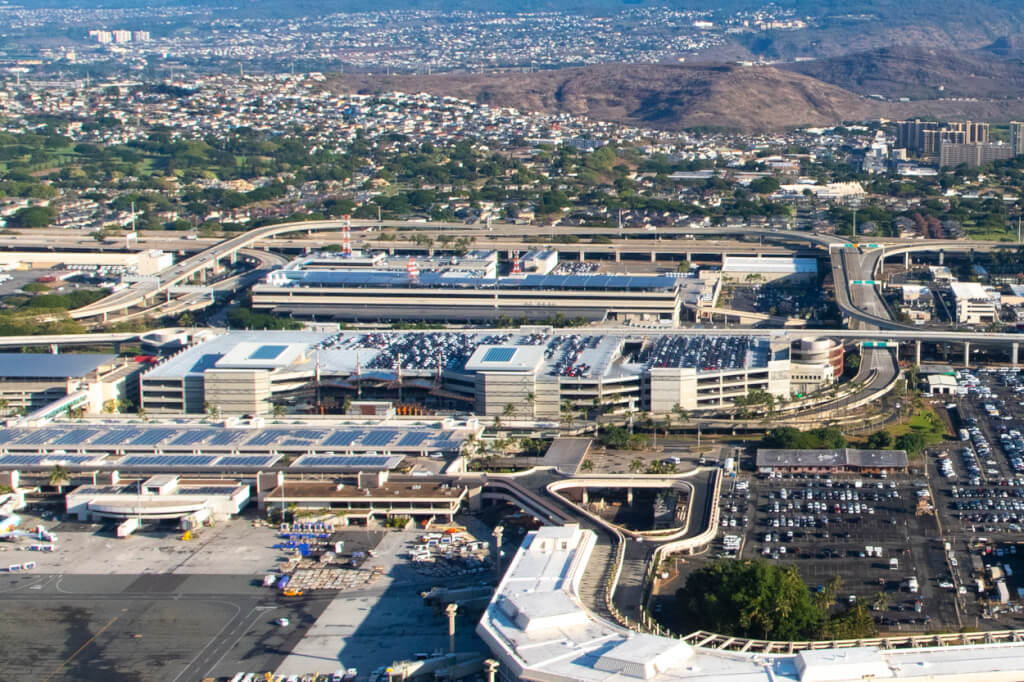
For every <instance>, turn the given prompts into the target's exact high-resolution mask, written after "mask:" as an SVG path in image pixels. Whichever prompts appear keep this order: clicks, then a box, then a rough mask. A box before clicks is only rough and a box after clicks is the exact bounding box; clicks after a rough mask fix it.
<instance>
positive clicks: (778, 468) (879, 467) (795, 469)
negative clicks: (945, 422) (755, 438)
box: [756, 448, 907, 474]
mask: <svg viewBox="0 0 1024 682" xmlns="http://www.w3.org/2000/svg"><path fill="white" fill-rule="evenodd" d="M756 464H757V470H758V471H759V472H761V473H766V474H767V473H787V474H843V473H846V474H881V473H897V472H905V471H906V470H907V453H906V452H904V451H903V450H854V449H852V448H842V449H841V450H774V449H770V448H768V449H765V448H758V450H757V461H756Z"/></svg>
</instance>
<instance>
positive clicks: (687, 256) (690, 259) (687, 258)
mask: <svg viewBox="0 0 1024 682" xmlns="http://www.w3.org/2000/svg"><path fill="white" fill-rule="evenodd" d="M686 261H687V262H688V263H692V262H693V253H691V252H689V251H687V252H686Z"/></svg>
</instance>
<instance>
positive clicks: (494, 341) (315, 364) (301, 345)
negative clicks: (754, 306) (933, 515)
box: [141, 327, 790, 419]
mask: <svg viewBox="0 0 1024 682" xmlns="http://www.w3.org/2000/svg"><path fill="white" fill-rule="evenodd" d="M789 371H790V358H789V344H788V343H786V342H784V341H772V340H770V339H768V338H766V337H747V336H742V337H701V336H697V337H694V336H686V335H682V334H678V335H677V334H654V335H652V334H650V333H649V332H645V331H644V330H637V331H628V330H626V331H622V332H615V333H611V332H609V333H602V334H592V335H586V334H582V333H575V332H556V331H554V330H551V329H549V328H545V327H524V328H521V329H519V330H515V331H492V332H463V331H431V332H392V331H386V332H339V333H334V334H329V333H322V332H230V333H228V334H225V335H223V336H219V337H216V338H214V339H211V340H208V341H206V342H203V343H199V344H197V345H195V346H192V347H190V348H188V349H186V350H184V351H182V352H180V353H178V354H177V355H175V356H174V357H172V358H170V359H168V360H167V361H165V362H163V363H162V364H160V365H158V366H156V367H154V368H153V369H151V370H150V371H149V372H147V373H146V374H145V375H144V376H143V377H142V380H141V395H142V405H143V407H145V409H146V410H147V412H150V413H152V414H180V413H201V412H204V411H206V409H207V406H208V405H217V406H218V408H219V410H220V411H221V413H223V414H266V413H267V412H269V411H271V410H272V408H273V405H275V404H282V403H284V404H288V405H290V406H296V407H299V408H301V407H302V406H303V405H307V406H308V405H313V404H319V403H318V402H317V401H316V398H315V396H314V393H315V392H316V391H320V395H321V396H322V395H323V391H324V390H327V391H328V394H331V395H336V396H338V397H339V398H340V397H343V396H348V397H352V398H359V399H364V400H392V401H399V402H406V403H408V402H416V403H419V404H422V405H425V406H428V407H432V408H438V409H445V410H458V411H462V412H474V413H476V414H486V415H498V414H506V415H508V414H509V412H508V406H509V405H511V406H512V410H511V415H510V416H516V417H526V418H531V419H532V418H538V419H559V417H560V406H561V405H562V403H563V402H566V401H568V402H570V403H572V404H574V405H577V406H579V407H580V408H585V409H592V408H593V405H594V403H595V401H597V402H599V403H600V404H601V405H602V406H604V407H606V408H608V409H623V410H624V409H636V410H648V411H652V412H655V413H660V414H664V413H668V412H671V411H672V409H673V408H674V407H675V406H676V405H678V406H680V407H681V408H683V409H686V410H701V409H718V408H722V407H728V406H730V405H731V404H732V403H733V401H734V400H735V399H736V398H737V397H739V396H744V395H746V394H747V393H748V392H749V391H750V390H752V389H760V390H764V391H767V392H769V393H771V394H773V395H776V396H784V397H788V396H789V394H790V381H789Z"/></svg>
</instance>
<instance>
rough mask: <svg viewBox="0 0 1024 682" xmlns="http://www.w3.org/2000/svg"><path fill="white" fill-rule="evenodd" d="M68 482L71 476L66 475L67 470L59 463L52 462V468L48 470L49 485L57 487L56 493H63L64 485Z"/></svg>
mask: <svg viewBox="0 0 1024 682" xmlns="http://www.w3.org/2000/svg"><path fill="white" fill-rule="evenodd" d="M70 482H71V478H70V477H69V476H68V470H67V469H65V468H64V467H62V466H61V465H59V464H54V465H53V469H52V470H51V471H50V485H51V486H52V487H54V488H56V489H57V494H58V495H60V494H61V493H63V492H64V486H66V485H67V484H68V483H70Z"/></svg>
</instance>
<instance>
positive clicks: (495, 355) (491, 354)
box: [484, 348, 516, 362]
mask: <svg viewBox="0 0 1024 682" xmlns="http://www.w3.org/2000/svg"><path fill="white" fill-rule="evenodd" d="M515 354H516V349H515V348H488V349H487V352H486V353H484V362H508V361H509V360H511V359H512V356H513V355H515Z"/></svg>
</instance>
